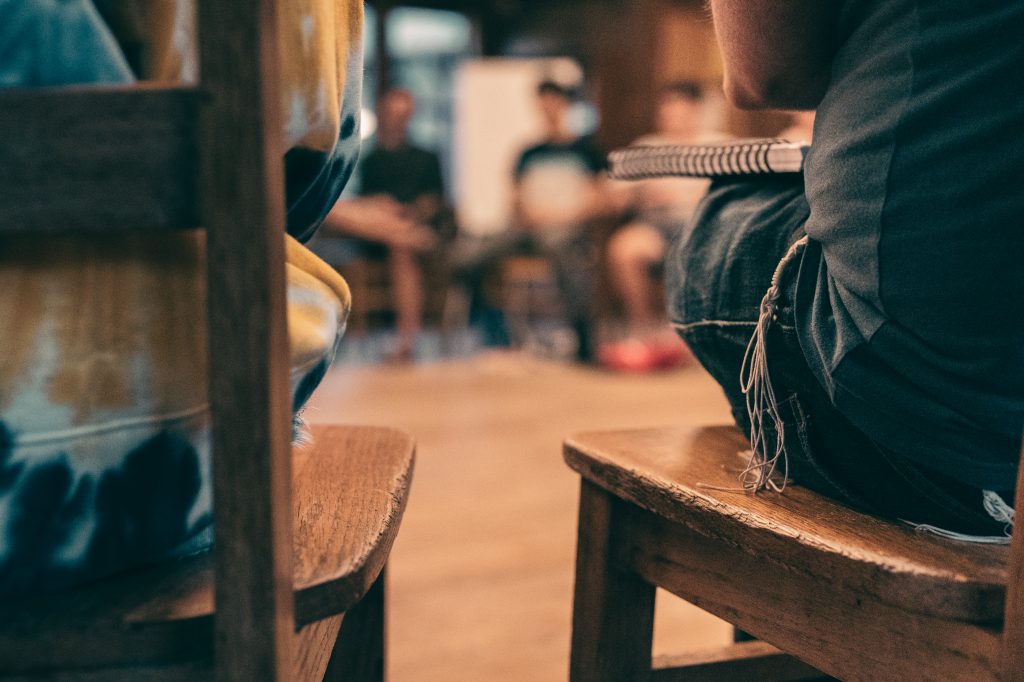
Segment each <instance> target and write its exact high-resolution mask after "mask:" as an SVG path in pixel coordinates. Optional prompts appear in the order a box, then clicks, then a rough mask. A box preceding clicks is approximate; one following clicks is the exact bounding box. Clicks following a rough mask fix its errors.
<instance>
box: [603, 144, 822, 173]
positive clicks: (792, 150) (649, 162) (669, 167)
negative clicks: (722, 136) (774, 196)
mask: <svg viewBox="0 0 1024 682" xmlns="http://www.w3.org/2000/svg"><path fill="white" fill-rule="evenodd" d="M809 148H810V147H809V146H808V145H807V144H806V143H803V142H789V141H787V140H781V139H777V138H757V139H750V140H730V141H728V142H716V143H711V144H692V145H690V144H684V145H650V146H640V145H638V146H634V147H627V148H625V149H619V150H617V151H614V152H612V153H611V154H610V155H609V156H608V162H609V164H610V168H609V175H610V176H611V177H612V178H614V179H616V180H643V179H645V178H658V177H671V176H677V177H690V178H716V177H722V176H729V175H770V174H775V173H800V172H802V171H803V167H804V157H805V156H806V155H807V150H808V149H809Z"/></svg>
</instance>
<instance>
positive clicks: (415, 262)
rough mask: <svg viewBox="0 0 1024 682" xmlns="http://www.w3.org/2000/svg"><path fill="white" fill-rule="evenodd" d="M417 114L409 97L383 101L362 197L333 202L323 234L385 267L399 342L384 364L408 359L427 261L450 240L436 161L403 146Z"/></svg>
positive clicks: (393, 95) (399, 93)
mask: <svg viewBox="0 0 1024 682" xmlns="http://www.w3.org/2000/svg"><path fill="white" fill-rule="evenodd" d="M414 113H415V101H414V100H413V96H412V94H411V93H409V92H408V91H406V90H402V89H398V88H393V89H390V90H387V91H385V92H384V93H382V95H381V96H380V98H379V100H378V105H377V126H378V127H377V138H376V145H375V146H374V148H373V149H372V150H371V151H370V152H369V153H367V154H366V155H365V157H364V158H363V160H362V163H361V185H360V190H359V194H360V197H359V198H356V199H353V200H343V201H340V202H338V204H337V205H336V206H335V208H334V209H333V210H332V211H331V213H330V215H329V216H328V218H327V221H326V222H325V223H324V228H323V229H324V231H325V232H327V233H333V234H341V235H347V236H350V237H354V238H356V239H358V240H359V242H360V244H359V251H360V252H361V255H362V256H363V257H366V258H371V259H386V260H387V263H388V268H389V270H390V275H391V294H392V297H393V305H394V310H395V330H396V341H395V345H394V347H393V348H392V349H391V350H390V352H389V353H388V355H387V356H386V358H385V359H386V360H389V361H396V362H397V361H411V360H412V359H413V351H414V348H415V345H416V339H417V337H418V335H419V333H420V330H421V328H422V324H423V305H424V298H425V296H424V283H423V268H424V259H425V258H430V257H443V254H442V253H441V247H442V246H443V245H444V244H446V243H448V242H449V241H450V240H451V239H452V238H453V237H454V233H455V226H454V222H453V221H452V218H451V212H450V211H449V210H448V208H447V206H446V205H445V200H444V196H445V193H444V182H443V180H442V178H441V166H440V162H439V160H438V157H437V155H436V154H435V153H433V152H430V151H427V150H424V149H421V148H419V147H417V146H415V145H413V144H412V143H411V142H410V141H409V139H408V128H409V120H410V119H411V118H412V116H413V114H414Z"/></svg>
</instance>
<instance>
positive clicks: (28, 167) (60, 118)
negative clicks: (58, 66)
mask: <svg viewBox="0 0 1024 682" xmlns="http://www.w3.org/2000/svg"><path fill="white" fill-rule="evenodd" d="M199 106H200V96H199V93H198V92H197V91H195V90H192V89H189V88H166V87H153V86H147V85H133V86H105V87H65V88H47V89H35V90H34V89H26V90H5V91H2V92H0V188H2V191H0V234H2V233H11V232H26V233H33V234H45V233H64V232H76V233H83V232H90V231H110V230H134V231H138V230H144V229H173V228H191V227H197V226H198V225H199V142H198V138H199V130H198V126H199V123H198V109H199Z"/></svg>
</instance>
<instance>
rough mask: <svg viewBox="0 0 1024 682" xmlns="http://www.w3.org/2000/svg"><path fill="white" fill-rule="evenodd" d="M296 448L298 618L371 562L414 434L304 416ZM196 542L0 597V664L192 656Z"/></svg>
mask: <svg viewBox="0 0 1024 682" xmlns="http://www.w3.org/2000/svg"><path fill="white" fill-rule="evenodd" d="M312 432H313V444H312V445H311V446H308V447H303V448H296V449H295V450H294V460H293V478H294V493H293V504H294V507H295V527H294V569H295V572H294V583H295V620H296V628H301V627H302V626H304V625H307V624H309V623H312V622H315V621H318V620H321V619H323V618H326V617H328V616H331V615H335V614H339V613H343V612H344V611H346V610H348V609H349V608H350V607H352V606H353V605H354V604H356V603H357V602H358V601H359V600H360V599H362V597H363V595H364V594H366V592H367V590H369V588H370V586H371V585H372V584H373V582H374V580H375V579H376V578H377V576H378V575H379V574H380V571H381V569H382V568H383V567H384V564H385V562H386V560H387V557H388V554H389V552H390V550H391V545H392V543H393V542H394V539H395V535H396V534H397V532H398V526H399V522H400V520H401V517H402V512H403V511H404V509H405V503H406V499H407V497H408V492H409V483H410V479H411V476H412V465H413V457H414V446H413V442H412V440H411V439H410V438H409V437H408V436H406V435H405V434H403V433H400V432H398V431H395V430H392V429H386V428H376V427H351V426H325V427H313V428H312ZM213 584H214V581H213V556H212V553H211V552H206V553H203V554H200V555H198V556H194V557H189V558H186V559H182V560H179V561H176V562H168V563H165V564H160V565H158V566H154V567H151V568H146V569H141V570H137V571H132V572H129V573H125V574H122V575H118V576H115V577H113V578H110V579H107V580H103V581H100V582H97V583H95V584H92V585H89V586H86V587H83V588H78V589H74V590H69V591H65V592H58V593H54V594H49V595H44V596H41V597H32V598H28V599H24V600H18V601H14V602H8V603H4V604H0V611H2V613H3V618H2V619H0V670H3V671H16V670H34V669H45V668H60V667H65V666H67V667H93V666H95V667H100V666H114V665H123V664H131V665H139V664H146V663H152V662H166V661H176V660H182V659H185V660H195V659H202V658H205V657H207V656H209V655H210V654H211V653H212V646H213V618H212V616H213V613H214V599H213Z"/></svg>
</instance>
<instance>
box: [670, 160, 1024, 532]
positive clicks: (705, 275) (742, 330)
mask: <svg viewBox="0 0 1024 682" xmlns="http://www.w3.org/2000/svg"><path fill="white" fill-rule="evenodd" d="M808 214H809V209H808V206H807V201H806V199H805V197H804V192H803V179H802V178H801V177H798V176H797V177H790V176H773V177H768V178H764V179H762V178H758V179H755V180H722V181H717V182H716V183H715V184H713V185H712V187H711V189H710V190H709V192H708V195H707V197H705V199H704V200H703V202H702V203H701V205H700V206H699V207H698V209H697V213H696V214H695V216H694V219H693V221H691V223H690V224H689V225H687V226H686V228H685V229H684V230H683V231H682V232H681V233H680V234H678V235H677V236H676V239H675V241H674V243H673V245H672V247H671V248H670V249H669V253H668V258H667V264H666V285H667V291H668V297H669V314H670V316H671V320H672V322H673V325H674V326H675V328H676V330H677V331H678V333H679V335H680V336H681V337H682V338H683V340H684V341H686V343H687V344H688V345H689V346H690V348H691V349H692V351H693V353H694V355H695V356H696V357H697V359H698V360H699V361H700V362H701V364H702V365H704V367H705V369H707V371H708V372H709V373H710V374H711V375H712V376H713V377H714V378H715V380H716V381H718V383H719V384H721V386H722V389H723V391H724V392H725V395H726V398H727V399H728V400H729V404H730V406H731V408H732V413H733V417H734V418H735V420H736V423H737V424H738V425H739V427H740V428H741V429H743V430H744V431H745V432H746V433H747V435H748V436H749V435H750V429H751V424H750V419H749V416H748V411H747V404H746V396H745V395H744V394H743V392H742V390H741V388H740V374H741V367H742V365H743V359H744V355H745V352H746V350H747V345H748V343H749V342H750V340H751V336H752V335H753V334H754V331H755V329H756V327H757V323H758V318H759V309H760V306H761V301H762V298H763V297H764V295H765V292H766V291H767V290H768V288H769V286H770V284H771V280H772V275H773V273H774V272H775V270H776V267H777V266H779V264H780V261H782V259H783V257H784V256H785V255H786V254H787V252H788V251H789V249H790V247H791V246H792V245H793V244H794V243H796V242H797V241H798V240H800V239H801V238H802V237H804V228H803V226H804V223H805V221H806V220H807V217H808ZM798 269H799V259H792V260H791V261H790V262H787V263H786V264H785V265H783V266H782V267H781V269H780V277H779V289H780V293H781V297H780V299H779V301H778V307H777V310H776V314H775V316H774V318H773V319H772V322H771V323H770V324H769V325H768V327H767V331H766V334H765V339H764V341H765V346H766V357H767V365H768V367H769V368H770V375H771V383H772V386H773V388H774V392H775V396H776V404H777V406H778V412H779V415H780V416H781V418H782V424H783V429H784V443H785V456H786V458H787V460H788V472H789V476H790V478H792V479H793V480H794V481H795V482H797V483H799V484H800V485H803V486H805V487H808V488H811V489H813V490H815V491H816V492H819V493H821V494H823V495H827V496H829V497H833V498H835V499H837V500H840V501H842V502H845V503H846V504H849V505H851V506H853V507H856V508H859V509H862V510H864V511H867V512H870V513H874V514H878V515H881V516H887V517H890V518H897V519H903V520H906V521H910V522H913V523H916V524H928V525H933V526H938V527H941V528H943V529H948V530H950V531H954V532H957V533H967V534H972V535H992V536H997V535H1002V534H1003V532H1004V526H1005V524H1003V523H1000V522H998V521H995V520H994V519H993V518H992V517H991V516H990V515H989V514H988V513H986V511H985V510H984V507H983V491H981V490H979V489H976V488H972V487H970V486H967V485H965V484H963V483H960V482H957V481H954V480H952V479H950V478H948V477H946V476H943V475H942V474H939V473H938V472H934V471H929V470H927V469H925V468H923V467H920V466H918V465H916V464H912V463H911V462H910V461H908V460H907V459H905V458H903V457H901V456H900V455H899V453H898V452H894V451H892V450H890V449H888V448H887V447H886V444H885V443H876V442H873V441H872V440H870V439H869V438H868V437H867V436H866V435H864V433H862V432H861V431H860V430H858V429H857V428H856V427H854V426H853V425H852V424H851V423H850V422H849V421H848V420H847V419H846V418H845V417H844V416H843V415H842V414H841V413H840V412H839V411H838V410H837V409H836V408H835V407H834V406H833V404H832V402H831V400H830V398H829V396H828V394H827V393H826V391H825V390H824V389H823V388H822V386H821V385H820V384H819V382H818V381H817V379H816V378H815V377H814V375H813V374H812V373H811V371H810V369H809V367H808V365H807V362H806V360H805V359H804V356H803V353H802V352H801V350H800V346H799V343H798V340H797V334H796V329H795V325H794V314H793V308H792V300H793V293H794V288H795V282H796V275H797V271H798ZM769 437H770V438H773V437H774V434H769ZM999 493H1000V496H1001V497H1003V498H1004V499H1006V500H1008V501H1009V502H1010V503H1011V504H1012V502H1013V499H1012V491H1005V492H1004V491H999Z"/></svg>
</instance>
